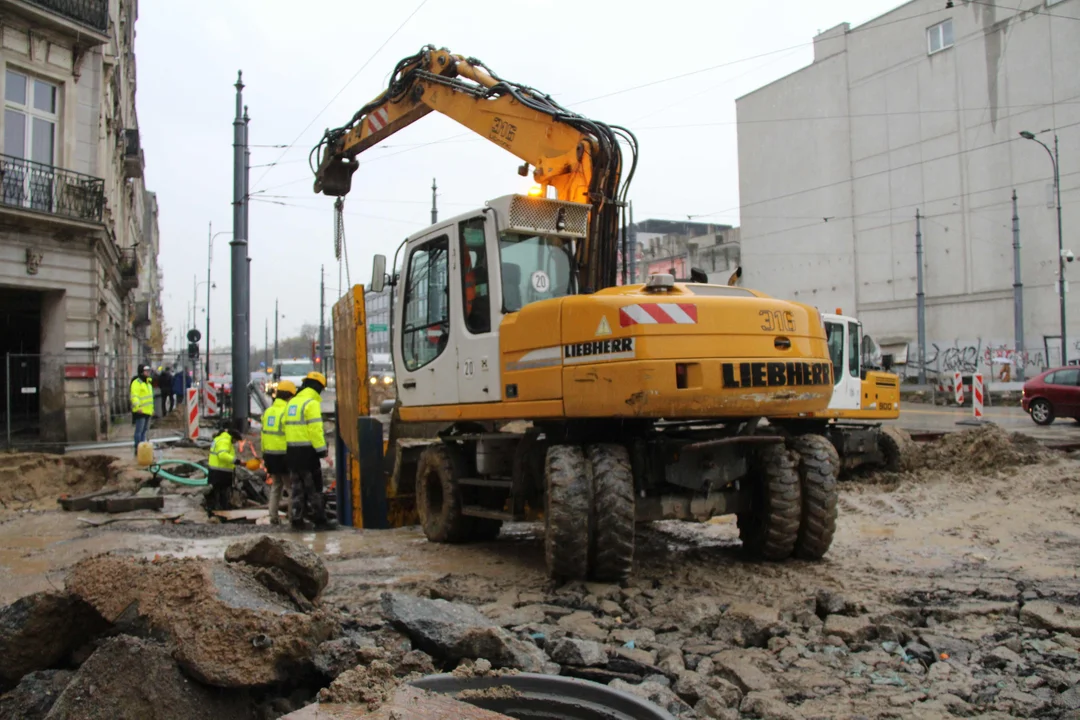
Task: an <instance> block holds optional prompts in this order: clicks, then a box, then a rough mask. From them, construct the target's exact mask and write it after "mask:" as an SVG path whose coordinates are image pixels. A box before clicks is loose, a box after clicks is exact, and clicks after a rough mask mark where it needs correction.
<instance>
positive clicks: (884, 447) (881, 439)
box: [878, 430, 903, 472]
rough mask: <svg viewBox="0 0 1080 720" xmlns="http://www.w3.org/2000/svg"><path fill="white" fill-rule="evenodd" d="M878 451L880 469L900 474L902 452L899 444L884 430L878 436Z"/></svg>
mask: <svg viewBox="0 0 1080 720" xmlns="http://www.w3.org/2000/svg"><path fill="white" fill-rule="evenodd" d="M878 451H879V452H880V453H881V458H882V461H881V467H882V469H884V470H887V471H889V472H900V469H901V468H902V467H903V451H902V450H901V449H900V442H899V441H898V440H897V439H896V437H895V436H893V435H892V434H890V433H887V432H885V431H884V430H882V431H881V433H880V434H879V435H878Z"/></svg>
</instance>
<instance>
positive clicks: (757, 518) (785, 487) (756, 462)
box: [738, 444, 802, 560]
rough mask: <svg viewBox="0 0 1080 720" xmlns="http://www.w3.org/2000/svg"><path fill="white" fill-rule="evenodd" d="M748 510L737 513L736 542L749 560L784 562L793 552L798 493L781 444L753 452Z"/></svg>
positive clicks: (790, 462)
mask: <svg viewBox="0 0 1080 720" xmlns="http://www.w3.org/2000/svg"><path fill="white" fill-rule="evenodd" d="M753 467H754V471H755V473H754V474H755V475H756V477H755V478H752V479H751V482H752V483H753V485H752V488H751V491H750V493H751V500H750V509H749V511H747V512H745V513H739V515H738V524H739V539H740V540H742V543H743V549H744V550H746V552H747V553H748V554H749V555H750V556H751V557H756V558H762V559H765V560H784V559H785V558H788V557H791V554H792V553H793V552H794V551H795V543H796V541H797V540H798V538H799V523H800V520H801V517H802V492H801V487H800V483H799V473H798V468H797V464H796V460H795V456H794V454H793V453H791V452H789V451H788V449H787V448H786V447H784V445H782V444H775V445H766V446H764V447H762V448H760V449H758V450H756V451H755V452H754V458H753Z"/></svg>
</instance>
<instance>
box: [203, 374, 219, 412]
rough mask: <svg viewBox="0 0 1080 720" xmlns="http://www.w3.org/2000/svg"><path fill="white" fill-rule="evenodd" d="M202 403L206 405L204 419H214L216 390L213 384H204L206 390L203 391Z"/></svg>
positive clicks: (216, 401) (216, 403)
mask: <svg viewBox="0 0 1080 720" xmlns="http://www.w3.org/2000/svg"><path fill="white" fill-rule="evenodd" d="M203 402H205V403H206V410H205V413H206V417H214V416H215V415H217V414H218V389H217V388H216V387H214V383H211V382H208V383H206V388H205V389H204V390H203Z"/></svg>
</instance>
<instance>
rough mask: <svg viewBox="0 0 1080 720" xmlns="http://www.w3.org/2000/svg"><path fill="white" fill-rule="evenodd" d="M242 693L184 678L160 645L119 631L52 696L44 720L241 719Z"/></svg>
mask: <svg viewBox="0 0 1080 720" xmlns="http://www.w3.org/2000/svg"><path fill="white" fill-rule="evenodd" d="M247 717H249V715H248V709H247V702H246V698H244V697H243V696H242V695H240V694H227V693H221V692H216V691H214V690H213V689H211V688H206V687H203V686H201V685H199V684H198V683H195V682H192V681H191V680H189V679H187V678H186V677H184V675H183V673H181V672H180V668H179V667H177V664H176V661H174V660H173V658H172V656H171V655H170V653H169V651H168V650H167V649H166V648H165V646H164V645H161V644H159V643H155V642H153V641H150V640H143V639H139V638H133V637H131V636H128V635H120V636H117V637H113V638H109V639H107V640H105V641H104V642H102V643H101V646H100V647H99V648H98V649H97V650H96V651H95V652H94V654H93V655H91V656H90V659H89V660H87V661H86V662H85V663H83V665H82V667H80V668H79V670H78V672H76V673H75V675H74V677H72V679H71V682H70V683H68V685H67V687H66V688H64V691H63V692H62V693H60V696H59V697H58V698H57V699H56V703H55V704H54V705H53V707H52V709H51V710H50V711H49V714H48V715H47V716H46V718H47V719H48V720H113V719H114V718H140V719H142V718H145V719H146V720H173V719H175V720H232V719H233V718H235V719H236V720H240V718H247Z"/></svg>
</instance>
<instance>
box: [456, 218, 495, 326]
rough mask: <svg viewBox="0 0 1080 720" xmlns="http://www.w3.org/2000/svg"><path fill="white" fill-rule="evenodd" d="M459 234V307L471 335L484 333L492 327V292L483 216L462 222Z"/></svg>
mask: <svg viewBox="0 0 1080 720" xmlns="http://www.w3.org/2000/svg"><path fill="white" fill-rule="evenodd" d="M458 234H459V235H460V237H461V294H462V305H461V306H462V307H463V308H464V310H465V327H466V328H468V329H469V332H471V333H474V334H476V333H486V332H488V331H489V330H491V294H490V289H489V286H488V262H487V246H485V244H484V218H482V217H477V218H472V219H471V220H466V221H465V222H463V223H461V224H460V225H459V226H458Z"/></svg>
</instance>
